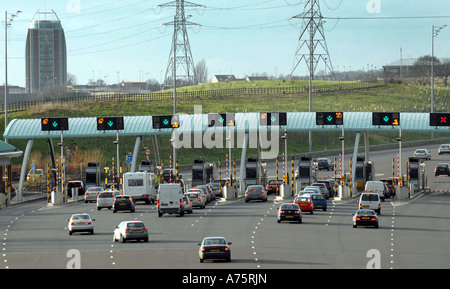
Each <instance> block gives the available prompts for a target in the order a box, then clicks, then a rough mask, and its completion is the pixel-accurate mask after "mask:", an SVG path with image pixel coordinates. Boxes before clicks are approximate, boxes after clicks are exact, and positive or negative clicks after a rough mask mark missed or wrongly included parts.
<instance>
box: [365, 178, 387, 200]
mask: <svg viewBox="0 0 450 289" xmlns="http://www.w3.org/2000/svg"><path fill="white" fill-rule="evenodd" d="M364 192H365V193H376V194H378V195H379V196H380V198H381V200H383V201H384V199H385V198H389V197H390V195H389V192H388V190H387V187H386V185H385V184H384V182H382V181H367V182H366V187H365V190H364Z"/></svg>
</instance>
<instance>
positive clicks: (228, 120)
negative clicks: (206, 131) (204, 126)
mask: <svg viewBox="0 0 450 289" xmlns="http://www.w3.org/2000/svg"><path fill="white" fill-rule="evenodd" d="M234 117H235V115H234V113H208V127H222V126H235V125H236V121H235V119H234Z"/></svg>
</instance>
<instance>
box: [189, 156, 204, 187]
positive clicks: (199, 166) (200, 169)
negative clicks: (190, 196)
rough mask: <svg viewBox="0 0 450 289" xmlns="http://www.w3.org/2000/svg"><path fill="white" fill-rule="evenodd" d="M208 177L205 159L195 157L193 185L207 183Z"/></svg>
mask: <svg viewBox="0 0 450 289" xmlns="http://www.w3.org/2000/svg"><path fill="white" fill-rule="evenodd" d="M206 179H207V174H206V163H205V159H195V160H194V163H193V164H192V187H196V186H200V185H204V184H206Z"/></svg>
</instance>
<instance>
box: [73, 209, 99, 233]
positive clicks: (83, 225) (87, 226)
mask: <svg viewBox="0 0 450 289" xmlns="http://www.w3.org/2000/svg"><path fill="white" fill-rule="evenodd" d="M94 221H95V219H92V218H91V216H90V215H89V214H86V213H84V214H73V215H72V217H70V219H69V220H68V222H69V224H68V225H67V227H68V229H69V235H72V233H75V232H89V233H91V234H94Z"/></svg>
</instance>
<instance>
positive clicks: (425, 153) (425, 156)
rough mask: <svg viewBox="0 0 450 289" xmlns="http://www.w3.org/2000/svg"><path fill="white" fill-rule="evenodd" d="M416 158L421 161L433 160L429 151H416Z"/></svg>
mask: <svg viewBox="0 0 450 289" xmlns="http://www.w3.org/2000/svg"><path fill="white" fill-rule="evenodd" d="M414 156H415V157H416V158H419V159H425V160H431V153H430V152H429V151H428V150H427V149H416V151H415V152H414Z"/></svg>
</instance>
